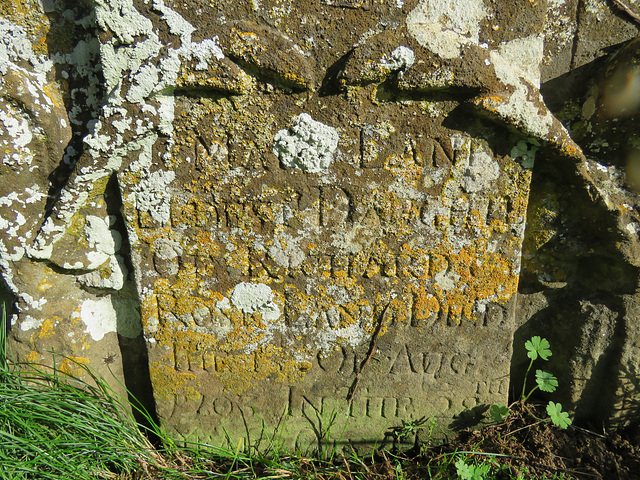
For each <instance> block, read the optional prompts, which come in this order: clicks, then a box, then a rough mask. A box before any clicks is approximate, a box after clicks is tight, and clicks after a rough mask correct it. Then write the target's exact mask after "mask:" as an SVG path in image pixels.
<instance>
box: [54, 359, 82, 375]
mask: <svg viewBox="0 0 640 480" xmlns="http://www.w3.org/2000/svg"><path fill="white" fill-rule="evenodd" d="M88 364H89V359H88V358H85V357H67V358H65V359H64V360H63V361H62V363H61V364H60V367H59V368H60V372H62V373H64V374H65V375H68V376H70V377H77V376H79V375H81V374H82V373H83V372H84V369H83V367H82V366H83V365H88Z"/></svg>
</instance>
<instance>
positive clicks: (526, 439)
mask: <svg viewBox="0 0 640 480" xmlns="http://www.w3.org/2000/svg"><path fill="white" fill-rule="evenodd" d="M2 313H3V314H4V311H3V312H2ZM1 320H3V321H2V322H0V480H36V479H37V480H54V479H55V480H67V479H68V480H90V479H91V480H93V479H113V480H173V479H181V480H205V479H223V480H240V479H249V478H262V479H276V478H284V479H296V480H297V479H301V480H302V479H304V480H312V479H313V480H329V479H340V480H392V479H398V480H409V479H411V480H413V479H421V480H422V479H430V480H450V479H462V480H533V479H536V480H570V479H585V480H586V479H591V478H618V479H621V480H627V479H628V480H631V479H633V478H638V477H637V476H634V475H635V472H638V471H640V460H638V459H639V458H640V442H636V441H635V440H632V441H631V443H629V441H627V440H625V439H623V438H616V437H611V438H609V437H607V438H606V439H605V437H603V436H602V435H596V434H593V433H589V432H586V431H584V432H582V434H581V432H580V431H579V430H580V429H577V428H575V427H570V428H569V429H568V430H560V429H557V428H554V427H553V426H551V425H549V424H548V423H545V422H540V421H536V420H535V419H536V418H538V417H540V416H541V414H539V413H538V414H537V416H536V415H534V414H531V412H530V411H529V410H530V408H532V407H529V406H527V405H521V406H520V407H519V408H515V407H512V409H511V410H512V413H511V414H510V416H509V418H508V420H507V421H505V422H503V423H502V424H497V425H493V426H490V427H487V428H485V429H484V430H483V431H482V432H472V431H467V432H461V434H460V435H459V436H458V438H456V439H453V440H452V441H451V442H450V443H449V444H447V445H439V446H431V445H428V444H425V445H422V446H417V447H416V448H414V449H413V451H412V452H407V453H397V454H394V453H392V452H387V451H374V452H371V453H370V454H369V455H367V456H361V455H360V456H359V455H357V454H356V453H355V452H347V451H344V452H341V453H336V452H334V451H330V452H329V453H330V455H329V456H325V457H322V456H321V455H316V456H315V458H314V457H313V456H311V457H310V456H303V455H301V454H291V453H286V452H285V453H283V452H282V451H280V450H278V449H267V450H265V451H263V452H258V451H256V450H255V449H253V448H252V447H251V446H250V445H243V444H238V445H236V446H234V447H231V448H219V447H216V446H211V445H203V444H187V445H185V444H180V445H178V444H177V443H176V442H175V441H174V440H173V439H172V438H171V437H170V436H169V435H167V434H166V432H165V431H164V430H163V429H162V428H161V426H158V425H156V424H154V423H153V421H151V417H150V416H149V415H147V418H148V419H149V425H151V427H149V428H151V429H152V432H151V433H153V435H150V436H149V437H150V438H157V439H159V443H158V444H156V445H152V444H151V443H150V442H149V441H148V440H147V437H146V436H145V435H144V434H143V432H142V431H141V429H140V427H139V425H137V424H136V422H135V420H134V417H133V415H132V414H131V413H130V408H131V406H130V405H129V404H128V403H126V401H125V403H121V401H120V399H119V398H120V397H118V395H117V394H115V393H114V392H113V390H111V388H110V387H109V385H108V383H107V382H106V381H105V380H104V379H102V378H99V377H97V376H96V375H92V373H91V371H90V370H88V369H87V368H85V367H84V366H82V365H78V366H79V367H80V368H84V369H85V372H86V373H87V374H88V375H89V378H90V379H91V384H88V383H85V382H80V381H77V380H75V379H73V378H70V377H68V376H66V375H64V374H63V373H61V372H57V371H55V370H50V369H44V367H40V369H39V370H38V368H39V367H37V366H35V365H29V366H28V369H27V368H24V369H22V370H16V369H13V368H12V367H11V366H10V365H8V364H7V361H6V355H5V337H4V334H5V332H6V330H5V328H4V327H5V325H4V320H5V319H4V315H3V318H2V319H1ZM141 413H143V414H144V412H141ZM534 413H535V412H534ZM577 434H581V436H577ZM599 437H602V438H599ZM595 452H597V453H598V454H597V455H595ZM326 453H327V452H325V454H326ZM588 460H591V462H589V461H588ZM598 464H600V465H602V466H604V467H603V468H602V469H601V470H597V469H596V467H597V466H598ZM600 472H603V473H604V475H602V474H600ZM614 472H615V473H614ZM612 475H613V476H612Z"/></svg>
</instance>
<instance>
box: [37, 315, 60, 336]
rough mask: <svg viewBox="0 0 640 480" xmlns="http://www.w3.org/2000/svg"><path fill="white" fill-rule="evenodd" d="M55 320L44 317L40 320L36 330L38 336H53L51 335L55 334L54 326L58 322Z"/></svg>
mask: <svg viewBox="0 0 640 480" xmlns="http://www.w3.org/2000/svg"><path fill="white" fill-rule="evenodd" d="M54 318H55V319H56V320H59V318H58V317H54ZM56 320H54V319H51V318H46V319H45V320H44V322H42V325H41V326H40V329H39V331H38V337H40V338H51V337H53V335H54V334H55V327H56V325H57V324H58V322H57V321H56Z"/></svg>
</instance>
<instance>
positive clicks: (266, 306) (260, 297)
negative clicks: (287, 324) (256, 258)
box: [230, 282, 280, 322]
mask: <svg viewBox="0 0 640 480" xmlns="http://www.w3.org/2000/svg"><path fill="white" fill-rule="evenodd" d="M230 299H231V303H232V304H233V306H235V307H236V308H239V309H240V310H242V311H243V312H244V313H249V314H252V313H255V312H259V313H261V314H262V319H263V320H265V321H268V322H272V321H275V320H277V319H278V318H280V309H279V308H278V305H276V304H275V302H274V301H273V300H274V298H273V291H272V290H271V288H270V287H269V286H268V285H265V284H264V283H247V282H242V283H239V284H238V285H236V286H235V287H234V289H233V291H232V292H231V296H230Z"/></svg>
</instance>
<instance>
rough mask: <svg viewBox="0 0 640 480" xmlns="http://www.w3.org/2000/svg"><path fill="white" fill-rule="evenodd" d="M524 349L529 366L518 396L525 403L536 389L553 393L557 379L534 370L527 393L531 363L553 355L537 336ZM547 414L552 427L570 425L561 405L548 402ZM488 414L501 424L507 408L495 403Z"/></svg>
mask: <svg viewBox="0 0 640 480" xmlns="http://www.w3.org/2000/svg"><path fill="white" fill-rule="evenodd" d="M524 347H525V348H526V349H527V357H529V366H528V367H527V371H526V372H525V374H524V381H523V382H522V394H521V395H520V401H521V402H526V401H527V400H528V399H529V397H530V396H531V394H532V393H533V392H535V391H536V390H538V389H540V390H541V391H543V392H547V393H553V392H555V391H556V388H557V387H558V379H557V378H556V377H555V375H553V374H552V373H551V372H548V371H546V370H536V376H535V378H536V386H535V387H533V388H532V389H531V390H529V391H528V392H527V378H528V377H529V372H530V371H531V367H532V366H533V362H535V361H536V360H538V359H539V358H540V359H542V360H544V361H547V360H549V357H550V356H551V355H552V354H553V353H552V352H551V345H550V344H549V341H548V340H547V339H546V338H540V337H539V336H537V335H536V336H534V337H531V339H530V340H527V341H526V342H525V344H524ZM547 413H548V414H549V419H550V420H551V422H552V423H553V424H554V425H556V426H558V427H560V428H562V429H566V428H567V427H568V426H569V425H571V419H570V418H569V414H568V413H567V412H563V411H562V404H560V403H554V402H549V404H548V405H547ZM490 414H491V418H492V419H493V420H494V421H496V422H502V421H504V419H505V418H506V417H507V416H508V415H509V407H507V406H506V405H503V404H501V403H495V404H493V405H492V406H491V411H490Z"/></svg>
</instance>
